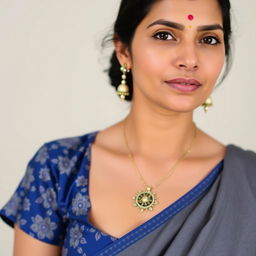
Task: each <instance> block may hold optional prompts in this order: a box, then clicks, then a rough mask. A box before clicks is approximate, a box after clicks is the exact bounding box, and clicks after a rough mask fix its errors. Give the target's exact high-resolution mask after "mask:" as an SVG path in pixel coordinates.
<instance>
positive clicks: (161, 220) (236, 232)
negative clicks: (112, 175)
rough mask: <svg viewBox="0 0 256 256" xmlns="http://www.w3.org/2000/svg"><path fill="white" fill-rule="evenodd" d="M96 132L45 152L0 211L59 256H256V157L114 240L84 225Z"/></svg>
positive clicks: (235, 157) (227, 166) (222, 169)
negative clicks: (52, 247)
mask: <svg viewBox="0 0 256 256" xmlns="http://www.w3.org/2000/svg"><path fill="white" fill-rule="evenodd" d="M96 134H97V132H93V133H89V134H85V135H82V136H77V137H73V138H66V139H59V140H55V141H52V142H48V143H46V144H44V145H43V146H42V147H41V148H40V149H39V150H38V152H37V153H36V154H35V155H34V157H33V158H32V159H31V160H30V162H29V164H28V167H27V171H26V174H25V176H24V178H23V179H22V181H21V182H20V184H19V186H18V188H17V189H16V191H15V193H14V195H13V196H12V197H11V199H10V200H9V201H8V203H7V204H6V205H5V206H4V208H3V209H2V210H1V211H0V216H1V217H2V218H3V220H4V221H5V222H7V223H8V224H9V225H11V226H13V225H14V223H16V224H17V225H18V226H19V227H20V228H21V229H22V230H23V231H24V232H26V233H27V234H29V235H31V236H33V237H34V238H36V239H38V240H40V241H43V242H46V243H49V244H54V245H59V246H62V255H64V256H78V255H82V256H93V255H95V256H110V255H119V256H162V255H164V256H256V154H255V153H254V152H252V151H245V150H243V149H241V148H240V147H237V146H235V145H228V146H227V150H226V154H225V158H224V160H223V161H221V162H220V163H219V164H218V165H216V166H215V168H214V169H213V170H212V171H211V172H210V173H209V174H208V175H207V176H206V177H205V178H204V179H203V180H202V181H201V182H200V183H199V184H197V185H196V186H195V187H194V188H192V189H191V190H190V191H188V192H187V193H186V194H185V195H183V196H182V197H181V198H180V199H178V200H177V201H176V202H174V203H173V204H171V205H170V206H168V207H167V208H166V209H164V210H163V211H162V212H160V213H159V214H157V215H156V216H154V217H153V218H151V219H150V220H148V221H147V222H145V223H143V224H142V225H140V226H139V227H137V228H135V229H134V230H132V231H130V232H129V233H127V234H126V235H124V236H123V237H121V238H115V237H113V236H110V235H109V234H106V233H104V232H102V231H101V230H99V229H97V228H96V227H94V226H93V225H92V224H91V223H90V221H89V220H88V213H89V211H90V207H91V206H90V198H89V193H88V181H89V169H90V154H91V145H92V143H93V142H94V140H95V137H96Z"/></svg>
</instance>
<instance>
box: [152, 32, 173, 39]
mask: <svg viewBox="0 0 256 256" xmlns="http://www.w3.org/2000/svg"><path fill="white" fill-rule="evenodd" d="M153 37H154V38H155V39H158V40H163V41H166V40H172V39H174V37H173V36H172V34H171V33H169V32H166V31H160V32H157V33H156V34H154V35H153Z"/></svg>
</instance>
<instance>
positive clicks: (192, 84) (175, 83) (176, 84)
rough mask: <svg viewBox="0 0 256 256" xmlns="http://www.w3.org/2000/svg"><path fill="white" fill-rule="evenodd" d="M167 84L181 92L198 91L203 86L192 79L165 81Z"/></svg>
mask: <svg viewBox="0 0 256 256" xmlns="http://www.w3.org/2000/svg"><path fill="white" fill-rule="evenodd" d="M165 83H166V84H167V85H169V86H171V87H172V88H174V89H176V90H178V91H181V92H192V91H195V90H197V89H198V88H199V87H200V86H201V85H202V84H201V83H200V82H199V81H197V80H196V79H192V78H190V79H186V78H175V79H172V80H168V81H165Z"/></svg>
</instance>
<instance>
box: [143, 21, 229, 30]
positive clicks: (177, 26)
mask: <svg viewBox="0 0 256 256" xmlns="http://www.w3.org/2000/svg"><path fill="white" fill-rule="evenodd" d="M155 25H164V26H167V27H171V28H175V29H178V30H184V29H185V26H184V25H182V24H180V23H176V22H173V21H169V20H163V19H160V20H156V21H154V22H153V23H151V24H150V25H148V26H147V29H148V28H150V27H152V26H155ZM216 29H220V30H222V31H224V30H223V27H222V26H221V25H220V24H212V25H203V26H199V27H198V28H197V31H208V30H216Z"/></svg>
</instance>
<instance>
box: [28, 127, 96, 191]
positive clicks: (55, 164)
mask: <svg viewBox="0 0 256 256" xmlns="http://www.w3.org/2000/svg"><path fill="white" fill-rule="evenodd" d="M96 134H97V131H95V132H91V133H87V134H84V135H81V136H73V137H66V138H60V139H56V140H52V141H49V142H46V143H44V144H43V145H42V146H41V147H40V148H39V149H38V150H37V151H36V153H35V154H34V156H33V157H32V158H31V160H30V161H29V163H28V166H27V170H26V174H25V179H24V180H25V181H30V180H35V181H36V182H37V183H40V182H47V181H48V182H49V181H50V180H51V183H53V184H56V185H57V186H58V185H62V186H63V184H66V183H67V182H68V183H69V184H70V182H71V179H72V180H73V181H75V180H76V179H77V178H79V176H80V175H81V173H83V172H84V168H87V167H88V166H89V162H90V145H91V144H92V143H93V141H94V138H95V136H96ZM83 167H84V168H83ZM29 177H30V178H29ZM67 178H68V179H67ZM28 183H29V182H28ZM28 186H29V184H27V185H26V187H28Z"/></svg>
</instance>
